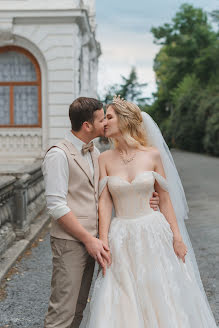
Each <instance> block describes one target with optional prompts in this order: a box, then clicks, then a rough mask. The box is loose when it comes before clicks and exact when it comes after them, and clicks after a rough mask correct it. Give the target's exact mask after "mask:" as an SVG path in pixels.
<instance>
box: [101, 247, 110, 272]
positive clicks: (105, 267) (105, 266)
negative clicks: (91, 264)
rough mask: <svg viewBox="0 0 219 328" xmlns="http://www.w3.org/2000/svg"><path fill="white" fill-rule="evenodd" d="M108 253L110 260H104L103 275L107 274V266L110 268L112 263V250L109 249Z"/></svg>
mask: <svg viewBox="0 0 219 328" xmlns="http://www.w3.org/2000/svg"><path fill="white" fill-rule="evenodd" d="M107 255H108V256H109V260H110V262H109V263H107V261H106V260H104V266H103V267H102V272H103V276H105V274H106V269H107V267H108V268H109V266H110V265H111V264H112V257H111V253H110V251H107Z"/></svg>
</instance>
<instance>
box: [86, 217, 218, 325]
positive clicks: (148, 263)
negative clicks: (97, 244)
mask: <svg viewBox="0 0 219 328" xmlns="http://www.w3.org/2000/svg"><path fill="white" fill-rule="evenodd" d="M109 244H110V250H111V254H112V265H111V266H110V268H108V269H107V272H106V275H105V277H103V276H102V272H100V273H99V275H98V277H97V280H96V282H95V285H94V290H93V295H92V300H91V303H90V311H89V316H88V321H87V323H86V327H87V328H216V327H217V326H216V323H215V320H214V317H213V314H212V312H211V310H210V307H209V304H208V302H207V301H206V298H205V297H204V295H203V293H202V292H201V290H200V288H199V285H198V283H197V281H196V278H195V274H194V272H193V267H192V262H191V260H190V256H189V254H187V255H186V262H185V263H183V261H182V260H181V259H179V258H178V257H177V256H176V254H175V252H174V249H173V234H172V231H171V229H170V226H169V223H168V222H167V221H166V219H165V217H164V216H163V215H162V213H160V212H153V213H152V214H149V215H146V216H142V217H137V218H127V219H126V218H119V217H117V218H114V219H113V220H112V222H111V226H110V233H109Z"/></svg>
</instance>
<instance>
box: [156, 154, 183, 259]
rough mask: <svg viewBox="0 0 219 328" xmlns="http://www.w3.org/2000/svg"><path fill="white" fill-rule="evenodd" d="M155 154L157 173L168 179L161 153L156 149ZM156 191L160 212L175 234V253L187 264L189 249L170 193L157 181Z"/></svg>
mask: <svg viewBox="0 0 219 328" xmlns="http://www.w3.org/2000/svg"><path fill="white" fill-rule="evenodd" d="M153 153H154V159H155V172H157V173H159V174H160V175H161V176H163V177H164V178H166V176H165V172H164V168H163V164H162V161H161V157H160V154H159V151H158V150H156V149H155V150H154V151H153ZM155 190H156V191H157V192H158V193H159V196H160V203H159V207H160V211H161V213H163V215H164V216H165V218H166V220H167V221H168V223H169V225H170V228H171V230H172V232H173V246H174V250H175V253H176V254H177V255H178V256H179V257H180V258H181V259H182V260H183V262H185V255H186V253H187V247H186V245H185V244H184V243H183V239H182V236H181V233H180V230H179V226H178V223H177V219H176V215H175V211H174V208H173V205H172V202H171V199H170V196H169V193H168V192H167V191H165V190H164V189H162V188H161V187H160V185H159V183H158V182H157V181H156V182H155Z"/></svg>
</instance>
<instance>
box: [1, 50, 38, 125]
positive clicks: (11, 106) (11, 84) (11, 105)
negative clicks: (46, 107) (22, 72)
mask: <svg viewBox="0 0 219 328" xmlns="http://www.w3.org/2000/svg"><path fill="white" fill-rule="evenodd" d="M8 51H15V52H19V53H22V54H23V55H25V56H26V57H28V58H29V59H30V61H31V62H32V64H33V65H34V68H35V71H36V81H31V82H30V81H29V82H28V81H20V82H13V81H10V82H6V81H5V82H2V81H0V86H2V87H4V86H9V88H10V89H9V90H10V91H9V95H10V96H9V110H10V123H9V124H0V128H41V127H42V100H41V71H40V66H39V64H38V62H37V60H36V58H35V57H34V56H33V55H32V54H31V53H30V52H29V51H28V50H26V49H24V48H21V47H18V46H4V47H0V54H1V53H4V52H8ZM31 85H33V86H37V89H38V123H37V124H32V125H29V124H15V123H14V87H15V86H31Z"/></svg>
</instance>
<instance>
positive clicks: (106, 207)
mask: <svg viewBox="0 0 219 328" xmlns="http://www.w3.org/2000/svg"><path fill="white" fill-rule="evenodd" d="M106 157H107V156H106V154H104V153H102V154H101V155H100V156H99V169H100V180H101V179H103V178H104V177H106V176H107V171H106ZM112 207H113V204H112V198H111V196H110V193H109V190H108V186H107V184H106V186H105V187H104V189H103V191H102V193H101V195H100V198H99V210H98V212H99V238H100V239H101V240H102V241H104V242H105V243H106V245H107V246H108V232H109V226H110V221H111V216H112Z"/></svg>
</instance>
